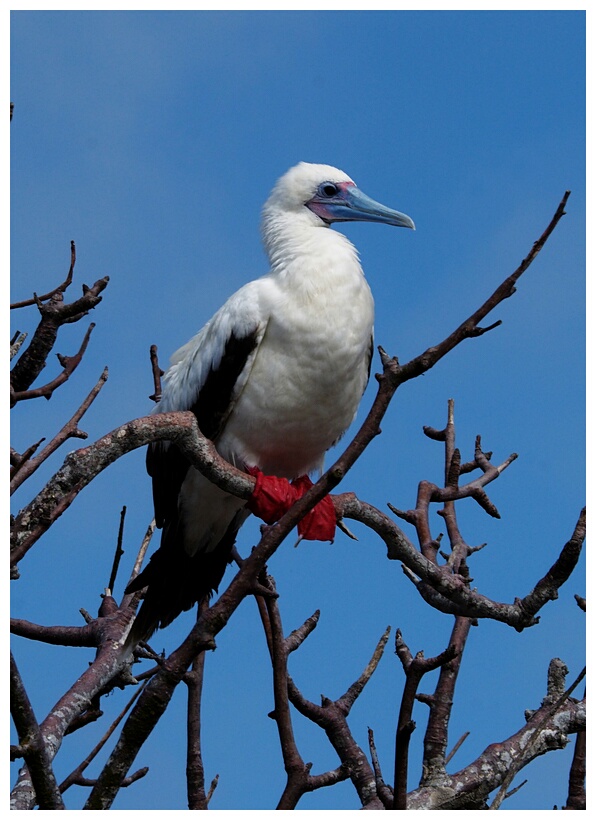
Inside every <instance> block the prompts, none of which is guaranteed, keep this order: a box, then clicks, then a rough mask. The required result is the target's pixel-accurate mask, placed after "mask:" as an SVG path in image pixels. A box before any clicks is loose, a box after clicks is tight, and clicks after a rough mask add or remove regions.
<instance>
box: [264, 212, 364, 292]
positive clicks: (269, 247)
mask: <svg viewBox="0 0 596 820" xmlns="http://www.w3.org/2000/svg"><path fill="white" fill-rule="evenodd" d="M263 241H264V244H265V250H266V251H267V255H268V256H269V261H270V263H271V273H273V274H276V275H277V276H279V277H280V278H282V279H285V280H288V283H289V284H292V285H294V286H298V285H299V284H300V283H305V284H306V283H309V284H310V285H314V284H315V283H317V282H318V284H319V285H321V286H322V285H323V284H325V283H327V284H331V283H332V282H333V281H334V280H336V279H342V278H344V279H345V277H361V276H363V273H362V268H361V267H360V261H359V259H358V251H357V250H356V248H355V247H354V246H353V245H352V243H351V242H350V241H349V240H348V239H347V237H345V236H344V235H343V234H341V233H338V232H337V231H334V230H332V229H331V228H327V227H323V226H321V225H320V224H313V222H312V221H311V220H310V219H309V218H306V219H304V220H299V219H296V217H295V216H292V217H291V218H288V217H284V216H278V217H277V218H276V219H270V220H267V221H265V222H264V224H263ZM338 284H339V282H338Z"/></svg>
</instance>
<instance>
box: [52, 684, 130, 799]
mask: <svg viewBox="0 0 596 820" xmlns="http://www.w3.org/2000/svg"><path fill="white" fill-rule="evenodd" d="M145 685H146V684H145V683H144V684H143V685H142V686H140V687H139V688H138V689H137V691H136V692H135V693H134V695H133V696H132V698H131V699H130V700H129V701H128V703H127V704H126V706H125V707H124V708H123V709H122V711H121V712H120V714H119V715H118V716H117V717H116V718H115V719H114V720H113V721H112V723H111V724H110V725H109V727H108V729H107V730H106V732H105V733H104V735H103V737H102V738H101V739H100V740H99V742H98V743H97V744H96V745H95V746H94V747H93V749H92V750H91V751H90V752H89V754H88V755H87V757H86V758H85V759H84V760H83V761H82V762H81V763H79V765H78V766H77V767H76V769H74V770H73V771H72V772H71V773H70V774H69V775H68V776H67V777H66V778H65V779H64V780H63V781H62V783H61V784H60V792H61V793H62V794H64V792H65V791H66V790H67V789H68V788H70V786H72V785H73V784H75V783H80V780H79V778H80V777H81V776H82V774H83V772H84V771H85V769H86V768H87V767H88V766H89V764H90V763H91V762H92V761H93V760H94V759H95V758H96V757H97V755H98V754H99V753H100V751H101V750H102V749H103V747H104V746H105V745H106V743H107V742H108V740H109V739H110V737H111V736H112V735H113V734H114V732H115V731H116V729H117V728H118V725H119V724H120V723H121V722H122V719H123V718H124V716H125V715H126V714H127V712H129V711H130V709H131V708H132V705H133V704H134V702H135V700H136V699H137V698H138V697H139V695H140V694H141V692H142V691H143V687H144V686H145Z"/></svg>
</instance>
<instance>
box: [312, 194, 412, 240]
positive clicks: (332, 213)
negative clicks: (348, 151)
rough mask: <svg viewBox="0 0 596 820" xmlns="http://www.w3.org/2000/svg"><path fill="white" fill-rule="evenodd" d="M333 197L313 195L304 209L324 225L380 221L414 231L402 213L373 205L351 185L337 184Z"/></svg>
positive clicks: (407, 218) (376, 204) (408, 219)
mask: <svg viewBox="0 0 596 820" xmlns="http://www.w3.org/2000/svg"><path fill="white" fill-rule="evenodd" d="M336 187H337V192H336V193H335V195H334V196H331V197H327V196H323V195H322V194H321V193H319V192H318V193H317V194H316V195H315V196H314V197H313V198H312V199H311V200H310V202H307V203H306V207H307V208H310V210H311V211H313V212H314V213H315V214H317V216H319V217H320V218H321V219H323V220H324V221H325V222H327V223H331V222H382V223H384V224H385V225H396V226H397V227H399V228H412V229H413V230H415V229H416V226H415V225H414V222H413V221H412V220H411V219H410V217H409V216H406V214H402V213H400V212H399V211H394V210H393V209H392V208H387V207H386V206H385V205H381V203H380V202H375V200H374V199H371V198H370V197H369V196H367V195H366V194H364V193H362V191H360V190H359V189H358V188H357V187H356V186H355V185H352V184H351V183H340V184H339V185H337V186H336Z"/></svg>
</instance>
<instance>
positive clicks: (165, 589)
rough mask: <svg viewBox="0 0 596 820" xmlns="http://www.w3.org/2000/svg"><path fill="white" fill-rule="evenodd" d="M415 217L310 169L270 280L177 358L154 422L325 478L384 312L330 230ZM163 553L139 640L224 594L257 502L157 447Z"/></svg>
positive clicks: (281, 219) (295, 172) (133, 585)
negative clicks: (193, 421) (170, 421)
mask: <svg viewBox="0 0 596 820" xmlns="http://www.w3.org/2000/svg"><path fill="white" fill-rule="evenodd" d="M351 221H365V222H380V223H385V224H387V225H394V226H397V227H404V228H411V229H414V227H415V226H414V222H413V221H412V219H411V218H410V217H409V216H407V215H405V214H403V213H400V212H399V211H395V210H393V209H391V208H388V207H386V206H384V205H382V204H380V203H378V202H375V200H373V199H371V198H370V197H368V196H367V195H366V194H364V193H363V192H362V191H361V190H360V189H359V188H358V187H357V186H356V184H355V183H354V181H353V180H352V179H351V178H350V177H349V176H348V175H347V174H346V173H344V172H343V171H340V170H339V169H338V168H334V167H333V166H330V165H321V164H315V163H307V162H300V163H298V164H297V165H295V166H294V167H292V168H290V170H289V171H287V172H286V173H285V174H284V175H283V176H282V177H280V178H279V179H278V181H277V183H276V184H275V186H274V188H273V190H272V192H271V194H270V196H269V198H268V200H267V201H266V203H265V205H264V207H263V211H262V220H261V233H262V239H263V244H264V248H265V251H266V253H267V256H268V258H269V263H270V270H269V272H268V273H267V274H265V275H264V276H262V277H260V278H259V279H256V280H254V281H251V282H248V283H247V284H245V285H244V286H243V287H241V288H240V289H239V290H238V291H237V292H236V293H234V294H233V295H232V296H231V297H230V298H229V299H228V300H227V301H226V302H225V304H224V305H223V306H222V307H221V308H220V309H219V310H218V311H217V312H216V313H215V314H214V315H213V317H212V318H211V319H210V320H209V321H208V322H207V324H206V325H205V326H204V327H203V328H202V329H201V330H200V331H199V332H198V333H197V334H196V335H195V336H194V337H193V338H192V339H191V340H190V341H189V342H187V343H186V344H185V345H184V346H183V347H181V348H180V349H179V350H178V351H177V352H176V353H174V354H173V356H172V358H171V363H170V367H169V368H168V370H167V371H166V373H165V375H164V378H163V383H162V396H161V399H160V401H159V403H158V404H157V405H156V407H155V408H154V412H156V413H163V412H171V411H177V410H191V411H192V412H194V414H195V416H196V418H197V422H198V426H199V429H200V430H201V432H202V433H203V435H205V436H206V437H207V438H209V439H211V440H212V441H213V443H214V445H215V447H216V449H217V451H218V452H219V454H220V455H221V456H223V458H224V459H226V460H227V461H228V462H229V463H230V464H233V465H234V466H236V467H238V468H240V469H242V470H250V469H251V468H258V470H260V471H262V473H263V474H265V475H268V476H277V477H281V478H287V479H296V478H297V477H300V476H303V475H308V474H313V473H317V472H320V471H321V470H322V468H323V460H324V456H325V453H326V452H327V450H329V448H330V447H332V446H333V445H334V444H335V443H336V442H337V441H338V440H339V439H340V438H341V436H342V435H343V433H344V432H345V431H346V429H347V428H348V427H349V426H350V424H351V423H352V421H353V420H354V418H355V416H356V412H357V410H358V406H359V403H360V400H361V398H362V395H363V393H364V390H365V388H366V385H367V383H368V379H369V376H370V363H371V357H372V350H373V348H372V343H373V319H374V303H373V297H372V293H371V290H370V287H369V285H368V283H367V281H366V279H365V277H364V273H363V270H362V267H361V265H360V260H359V255H358V251H357V250H356V248H355V247H354V245H353V244H352V243H351V242H350V241H349V240H348V238H347V237H346V236H345V235H344V234H343V233H340V232H338V231H336V230H334V229H332V228H331V227H330V226H331V225H332V224H334V223H337V222H351ZM146 462H147V471H148V473H149V475H150V477H151V480H152V485H153V502H154V507H155V521H156V525H157V527H158V528H161V530H162V535H161V542H160V546H159V548H158V549H157V551H156V552H155V553H154V554H153V555H152V556H151V559H150V561H149V563H148V564H147V566H146V567H145V569H143V570H142V572H140V573H139V575H138V576H137V577H136V578H135V579H134V580H133V581H131V582H130V583H129V585H128V586H127V588H126V592H127V593H131V592H135V591H139V590H142V589H144V590H145V592H144V600H143V603H142V605H141V608H140V610H139V612H138V614H137V616H136V619H135V621H134V624H133V626H132V628H131V631H130V633H129V637H128V639H127V643H128V645H129V646H131V645H136V643H137V642H138V641H140V640H148V639H149V637H150V636H151V635H152V634H153V633H154V631H155V630H156V629H157V628H162V627H165V626H167V625H168V624H170V623H171V622H172V621H173V620H174V619H175V618H176V617H177V616H178V615H179V614H180V613H181V612H182V611H184V610H188V609H190V608H191V607H192V606H193V605H194V604H195V603H197V602H200V601H201V600H203V599H204V598H208V597H209V596H211V595H212V593H213V592H214V591H216V590H217V588H218V586H219V583H220V581H221V579H222V577H223V574H224V572H225V569H226V565H227V564H228V563H229V562H230V561H231V560H232V557H231V553H232V549H233V547H234V543H235V539H236V536H237V533H238V530H239V529H240V527H241V526H242V524H243V523H244V521H245V520H246V518H247V517H248V516H249V514H250V513H249V511H248V510H247V509H246V501H245V500H243V499H240V498H237V497H235V496H233V495H230V494H228V493H226V492H224V491H223V490H221V489H219V488H218V487H216V486H215V485H214V484H212V483H211V482H210V481H209V480H208V479H207V478H205V477H204V476H203V475H202V474H201V473H200V472H199V471H198V470H196V469H195V468H194V467H192V466H190V464H189V462H188V461H187V460H186V458H185V457H184V456H183V455H182V453H181V452H180V451H179V450H178V449H177V448H176V446H175V445H174V444H172V443H170V442H161V441H158V442H153V443H151V444H150V445H149V446H148V451H147V459H146Z"/></svg>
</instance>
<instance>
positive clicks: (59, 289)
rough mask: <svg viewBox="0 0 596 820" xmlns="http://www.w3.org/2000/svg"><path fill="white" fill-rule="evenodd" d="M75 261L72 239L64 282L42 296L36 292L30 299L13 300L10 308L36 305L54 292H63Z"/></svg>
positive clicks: (75, 255) (74, 248)
mask: <svg viewBox="0 0 596 820" xmlns="http://www.w3.org/2000/svg"><path fill="white" fill-rule="evenodd" d="M76 261H77V252H76V247H75V243H74V241H73V240H71V242H70V268H69V269H68V275H67V277H66V279H65V280H64V282H62V284H60V285H58V287H57V288H54V289H53V290H51V291H49V293H44V294H43V296H37V294H36V295H35V296H33V298H32V299H25V300H24V301H22V302H14V303H13V304H12V305H11V306H10V309H11V310H15V309H16V308H22V307H30V306H31V305H37V304H39V303H40V302H45V301H46V299H51V298H52V296H53V295H54V294H55V293H64V291H65V290H66V289H67V287H68V286H69V285H70V284H71V282H72V276H73V273H74V266H75V264H76Z"/></svg>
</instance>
